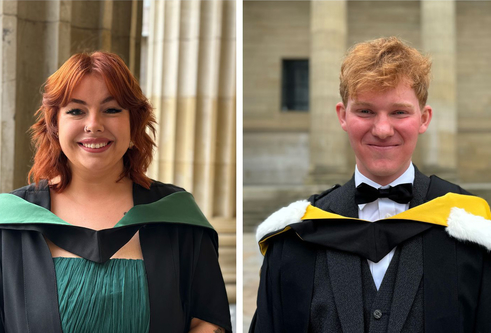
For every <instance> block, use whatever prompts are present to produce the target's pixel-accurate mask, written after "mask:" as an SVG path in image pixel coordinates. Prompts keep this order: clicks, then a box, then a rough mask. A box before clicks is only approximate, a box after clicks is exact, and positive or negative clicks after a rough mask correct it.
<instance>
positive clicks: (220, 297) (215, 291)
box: [190, 230, 232, 333]
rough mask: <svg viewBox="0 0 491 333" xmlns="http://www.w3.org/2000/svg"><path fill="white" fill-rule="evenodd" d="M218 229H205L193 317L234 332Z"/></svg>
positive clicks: (194, 283) (193, 289)
mask: <svg viewBox="0 0 491 333" xmlns="http://www.w3.org/2000/svg"><path fill="white" fill-rule="evenodd" d="M213 236H214V231H208V230H205V231H204V232H203V234H202V238H201V244H200V246H199V256H198V260H197V263H196V268H195V271H194V274H193V281H192V287H191V295H192V296H191V311H190V313H191V317H192V318H198V319H201V320H204V321H207V322H209V323H212V324H215V325H218V326H220V327H222V328H224V329H225V330H226V332H228V333H231V332H232V325H231V322H230V310H229V304H228V300H227V293H226V290H225V283H224V281H223V277H222V273H221V271H220V266H219V265H218V243H217V241H216V237H213Z"/></svg>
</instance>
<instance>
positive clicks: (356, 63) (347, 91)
mask: <svg viewBox="0 0 491 333" xmlns="http://www.w3.org/2000/svg"><path fill="white" fill-rule="evenodd" d="M430 71H431V60H430V58H429V57H428V56H424V55H422V54H421V53H420V52H419V51H418V50H416V49H415V48H413V47H410V46H408V45H407V44H406V43H404V42H403V41H402V40H400V39H399V38H397V37H384V38H378V39H375V40H371V41H367V42H363V43H359V44H356V45H354V46H353V47H352V48H351V49H349V50H348V52H347V54H346V57H345V58H344V61H343V64H342V65H341V74H340V76H339V79H340V85H339V92H340V94H341V98H342V100H343V103H344V105H345V106H346V105H347V103H348V99H350V98H356V96H357V94H358V93H359V92H361V91H386V90H389V89H393V88H395V87H397V85H398V84H399V83H400V82H402V81H407V82H408V84H409V85H410V86H411V88H413V89H414V92H415V93H416V97H417V98H418V101H419V104H420V106H421V107H423V106H424V105H426V100H427V99H428V88H429V86H430Z"/></svg>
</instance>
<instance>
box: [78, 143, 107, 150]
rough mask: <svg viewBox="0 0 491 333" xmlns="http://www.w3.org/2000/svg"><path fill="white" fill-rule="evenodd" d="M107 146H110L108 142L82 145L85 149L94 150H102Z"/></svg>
mask: <svg viewBox="0 0 491 333" xmlns="http://www.w3.org/2000/svg"><path fill="white" fill-rule="evenodd" d="M107 144H108V143H107V142H104V143H82V145H83V146H84V147H87V148H92V149H94V148H95V149H98V148H102V147H105V146H107Z"/></svg>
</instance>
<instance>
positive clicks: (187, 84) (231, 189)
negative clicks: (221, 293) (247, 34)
mask: <svg viewBox="0 0 491 333" xmlns="http://www.w3.org/2000/svg"><path fill="white" fill-rule="evenodd" d="M235 6H236V3H235V1H229V0H226V1H222V0H203V1H176V0H169V1H152V3H151V9H150V13H151V18H150V28H149V35H148V38H149V39H148V66H147V71H148V73H147V96H148V97H149V98H150V100H151V102H152V104H153V106H154V109H155V113H156V116H157V119H158V122H159V128H158V135H157V136H158V138H157V142H158V149H157V154H156V156H155V159H154V162H153V163H152V165H151V170H150V176H151V177H153V178H156V179H158V180H160V181H163V182H168V183H174V184H176V185H178V186H181V187H184V188H185V189H186V190H188V191H190V192H192V193H193V195H194V197H195V199H196V202H197V203H198V205H199V206H200V208H201V210H202V211H203V212H204V213H205V215H206V216H207V218H208V219H209V220H210V222H211V224H212V225H213V227H214V228H215V230H217V231H218V233H219V237H220V248H219V251H220V256H219V258H220V265H221V268H222V272H223V276H224V280H225V283H226V287H227V292H228V296H229V300H230V302H232V303H235V291H236V289H235V281H236V275H235V266H236V265H235V256H236V251H235V244H236V238H235V119H236V116H235V39H236V37H235ZM162 22H163V23H162Z"/></svg>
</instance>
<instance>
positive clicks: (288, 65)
mask: <svg viewBox="0 0 491 333" xmlns="http://www.w3.org/2000/svg"><path fill="white" fill-rule="evenodd" d="M281 110H282V111H308V110H309V61H308V60H286V59H283V77H282V93H281Z"/></svg>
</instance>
